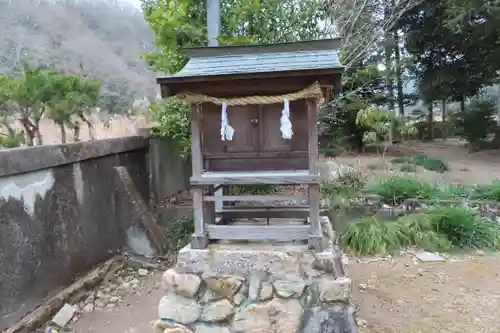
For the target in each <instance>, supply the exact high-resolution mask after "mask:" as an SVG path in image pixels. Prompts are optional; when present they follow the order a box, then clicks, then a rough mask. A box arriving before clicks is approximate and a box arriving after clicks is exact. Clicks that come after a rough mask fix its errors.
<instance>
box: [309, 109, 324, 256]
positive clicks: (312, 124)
mask: <svg viewBox="0 0 500 333" xmlns="http://www.w3.org/2000/svg"><path fill="white" fill-rule="evenodd" d="M317 119H318V116H317V103H316V100H312V99H308V100H307V124H308V133H309V149H308V150H309V173H310V174H312V175H318V166H317V162H318V158H319V154H318V121H317ZM308 196H309V241H308V244H309V247H310V248H312V249H315V250H317V251H321V250H322V243H323V242H322V240H323V239H322V232H321V225H320V216H319V215H320V214H319V207H320V201H321V196H320V192H319V184H310V185H308Z"/></svg>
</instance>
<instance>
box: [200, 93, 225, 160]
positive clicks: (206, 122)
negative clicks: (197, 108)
mask: <svg viewBox="0 0 500 333" xmlns="http://www.w3.org/2000/svg"><path fill="white" fill-rule="evenodd" d="M220 112H221V111H220V107H218V106H217V105H215V104H211V103H205V104H203V105H202V109H201V116H202V121H201V122H202V126H201V132H202V149H203V153H210V154H218V153H219V154H220V153H224V151H225V148H226V141H222V140H221V139H220Z"/></svg>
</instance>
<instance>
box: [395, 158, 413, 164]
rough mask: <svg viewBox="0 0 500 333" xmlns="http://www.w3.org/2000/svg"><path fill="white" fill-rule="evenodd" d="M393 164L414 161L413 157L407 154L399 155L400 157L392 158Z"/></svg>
mask: <svg viewBox="0 0 500 333" xmlns="http://www.w3.org/2000/svg"><path fill="white" fill-rule="evenodd" d="M391 163H392V164H407V163H413V159H412V158H411V157H407V156H399V157H394V158H393V159H392V160H391Z"/></svg>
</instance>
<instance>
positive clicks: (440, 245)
mask: <svg viewBox="0 0 500 333" xmlns="http://www.w3.org/2000/svg"><path fill="white" fill-rule="evenodd" d="M339 241H340V243H341V244H342V245H343V246H345V247H347V248H349V249H351V250H354V251H356V252H357V253H359V254H361V255H376V254H387V253H391V252H393V251H395V250H398V249H401V248H404V247H411V246H417V247H419V248H423V249H426V250H433V251H451V250H454V249H489V250H495V251H498V250H500V226H499V225H498V224H497V223H495V222H494V221H491V220H489V219H486V218H482V217H480V216H478V215H477V214H476V213H475V212H474V211H472V210H470V209H468V208H466V207H462V206H447V207H439V206H437V207H432V208H429V209H427V210H426V211H424V212H422V213H417V214H412V215H408V216H404V217H402V218H400V219H398V220H397V221H379V220H377V219H376V218H375V217H365V218H362V219H360V220H358V221H355V222H353V223H351V224H349V225H348V226H347V227H346V230H345V231H344V233H343V234H342V235H341V236H340V238H339Z"/></svg>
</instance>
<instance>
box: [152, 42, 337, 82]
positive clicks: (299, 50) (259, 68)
mask: <svg viewBox="0 0 500 333" xmlns="http://www.w3.org/2000/svg"><path fill="white" fill-rule="evenodd" d="M339 45H340V40H339V39H323V40H316V41H307V42H296V43H281V44H272V45H244V46H223V47H203V48H193V49H187V50H186V52H187V54H188V57H189V61H188V63H187V64H186V65H185V66H184V68H183V69H182V70H181V71H179V72H177V73H176V74H173V75H168V76H165V77H160V78H158V79H157V82H158V83H159V84H162V83H167V84H168V83H176V82H183V81H199V80H204V79H210V78H221V79H224V78H233V77H241V78H245V76H246V75H249V76H252V77H255V76H261V75H269V74H275V75H274V76H280V75H285V74H290V73H292V74H293V73H295V74H301V75H307V74H308V72H309V73H312V72H314V73H318V72H320V73H325V74H329V73H342V72H343V66H342V65H341V63H340V60H339Z"/></svg>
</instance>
